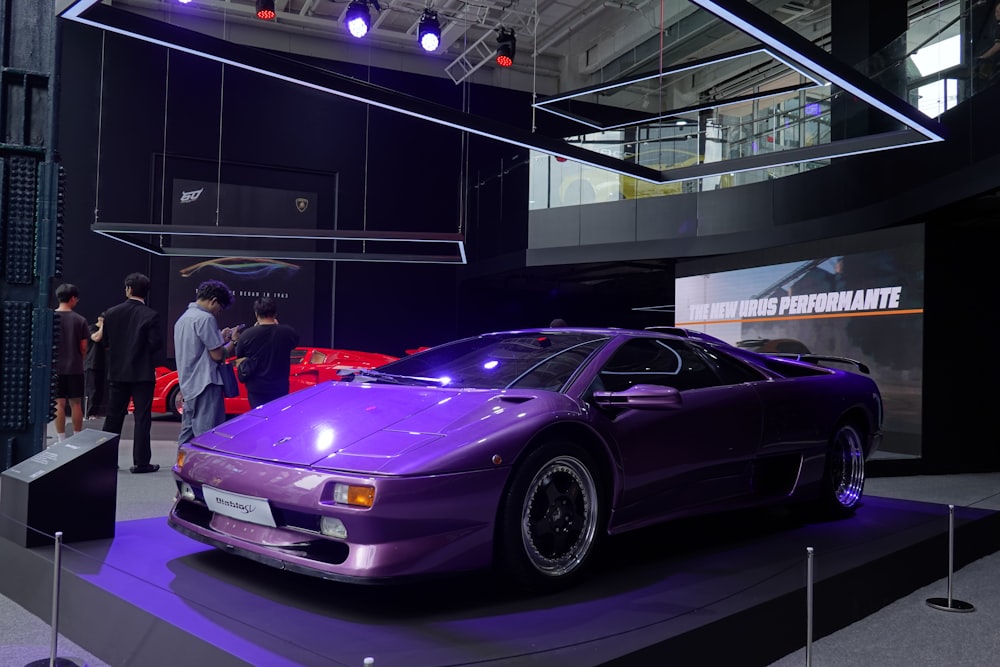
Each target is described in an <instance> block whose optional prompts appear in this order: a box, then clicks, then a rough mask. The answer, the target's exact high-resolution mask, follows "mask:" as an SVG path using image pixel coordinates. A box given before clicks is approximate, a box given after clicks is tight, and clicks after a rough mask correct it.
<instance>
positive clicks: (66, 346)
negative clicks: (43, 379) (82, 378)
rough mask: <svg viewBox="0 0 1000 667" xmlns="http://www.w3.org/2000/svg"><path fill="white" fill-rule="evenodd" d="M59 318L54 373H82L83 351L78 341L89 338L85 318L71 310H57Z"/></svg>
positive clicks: (88, 329)
mask: <svg viewBox="0 0 1000 667" xmlns="http://www.w3.org/2000/svg"><path fill="white" fill-rule="evenodd" d="M55 312H56V317H57V318H58V320H59V344H58V346H57V348H56V349H57V352H56V363H55V367H56V373H57V374H58V375H83V353H82V352H80V341H81V340H89V339H90V326H89V325H88V324H87V318H85V317H84V316H83V315H81V314H79V313H76V312H73V311H72V310H57V311H55Z"/></svg>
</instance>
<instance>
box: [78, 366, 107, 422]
mask: <svg viewBox="0 0 1000 667" xmlns="http://www.w3.org/2000/svg"><path fill="white" fill-rule="evenodd" d="M83 384H84V389H83V394H84V396H86V397H87V404H86V407H85V410H84V413H83V416H84V417H86V418H87V419H89V418H91V417H103V416H104V415H106V414H107V412H108V401H107V397H108V391H107V386H108V374H107V371H105V370H104V369H103V368H97V369H95V368H87V369H85V370H84V371H83Z"/></svg>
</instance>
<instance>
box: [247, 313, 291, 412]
mask: <svg viewBox="0 0 1000 667" xmlns="http://www.w3.org/2000/svg"><path fill="white" fill-rule="evenodd" d="M253 311H254V314H255V315H256V316H257V324H256V326H253V327H251V328H249V329H247V330H246V331H244V332H243V333H242V334H240V338H239V341H238V342H237V343H236V357H237V362H238V364H239V368H240V371H239V376H240V380H242V381H243V383H244V384H246V386H247V399H248V400H249V402H250V407H251V408H255V407H257V406H258V405H262V404H264V403H267V402H268V401H273V400H274V399H276V398H280V397H281V396H284V395H285V394H287V393H288V373H289V369H290V367H291V354H292V350H293V349H295V347H296V346H297V345H298V344H299V334H298V333H296V331H295V329H293V328H292V327H290V326H288V325H286V324H279V323H278V319H277V314H278V307H277V304H275V302H274V299H272V298H270V297H261V298H259V299H257V300H256V301H255V302H254V304H253Z"/></svg>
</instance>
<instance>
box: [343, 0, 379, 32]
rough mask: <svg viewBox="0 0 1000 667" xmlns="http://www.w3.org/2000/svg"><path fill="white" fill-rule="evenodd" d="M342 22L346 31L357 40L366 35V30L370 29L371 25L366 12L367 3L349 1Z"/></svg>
mask: <svg viewBox="0 0 1000 667" xmlns="http://www.w3.org/2000/svg"><path fill="white" fill-rule="evenodd" d="M344 21H345V22H346V23H347V29H348V30H349V31H350V33H351V34H352V35H354V36H355V37H357V38H358V39H360V38H362V37H364V36H365V35H367V34H368V28H370V27H371V23H372V16H371V13H370V12H369V11H368V1H367V0H351V4H349V5H348V6H347V13H346V14H345V15H344Z"/></svg>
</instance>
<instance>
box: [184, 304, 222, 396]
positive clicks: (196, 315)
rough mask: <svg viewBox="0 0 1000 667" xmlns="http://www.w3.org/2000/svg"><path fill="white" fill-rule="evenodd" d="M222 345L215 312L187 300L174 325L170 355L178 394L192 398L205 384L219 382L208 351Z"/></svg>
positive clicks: (220, 380) (217, 370)
mask: <svg viewBox="0 0 1000 667" xmlns="http://www.w3.org/2000/svg"><path fill="white" fill-rule="evenodd" d="M222 345H223V340H222V334H221V333H219V324H218V322H217V321H216V319H215V315H213V314H212V313H210V312H208V311H207V310H205V309H204V308H202V307H201V306H199V305H198V304H197V303H189V304H188V307H187V310H185V311H184V314H183V315H181V316H180V317H179V318H178V319H177V322H176V323H175V324H174V357H175V360H176V362H177V379H178V381H179V383H180V387H181V395H182V396H184V397H185V398H189V399H192V400H193V399H194V398H195V397H197V396H199V395H200V394H201V392H203V391H205V387H207V386H208V385H210V384H219V385H221V384H222V378H221V377H219V368H218V366H219V363H218V362H217V361H215V360H214V359H212V357H211V356H210V355H209V353H208V351H209V350H214V349H216V348H219V347H222Z"/></svg>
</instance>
